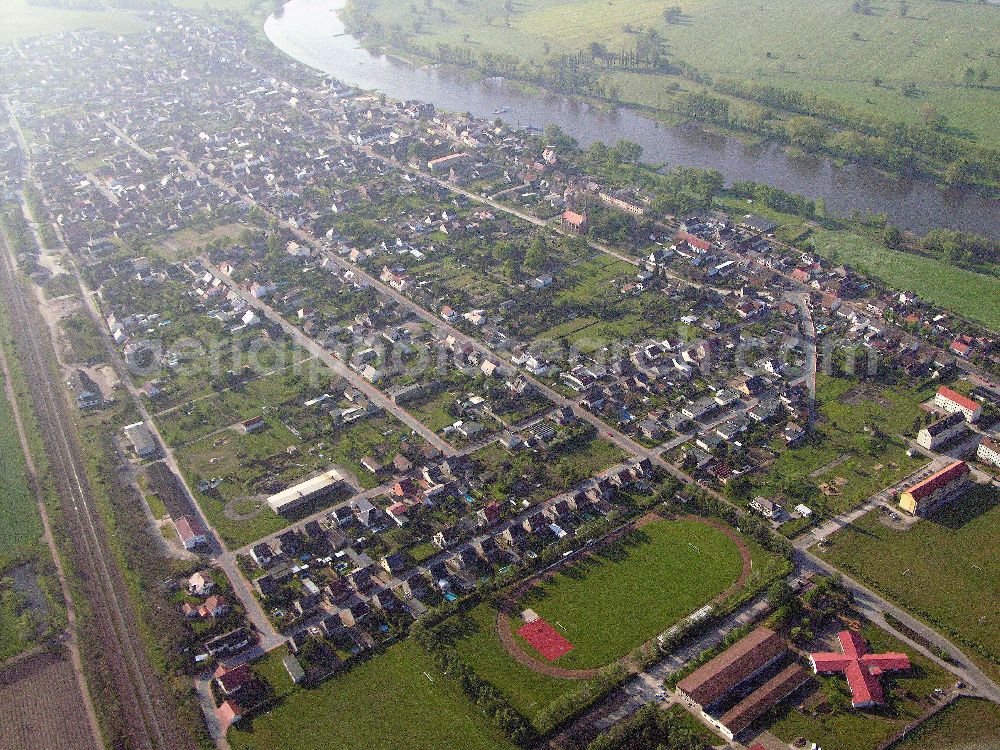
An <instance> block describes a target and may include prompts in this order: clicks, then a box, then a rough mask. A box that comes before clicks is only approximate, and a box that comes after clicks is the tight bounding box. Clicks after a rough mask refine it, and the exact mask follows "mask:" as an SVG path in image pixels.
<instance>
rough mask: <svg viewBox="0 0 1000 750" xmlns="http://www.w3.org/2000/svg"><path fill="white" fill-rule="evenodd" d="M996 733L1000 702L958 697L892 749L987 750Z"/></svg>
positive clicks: (998, 731)
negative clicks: (963, 749) (945, 749)
mask: <svg viewBox="0 0 1000 750" xmlns="http://www.w3.org/2000/svg"><path fill="white" fill-rule="evenodd" d="M997 737H1000V706H997V705H996V704H995V703H990V702H989V701H985V700H976V699H974V698H961V699H960V700H958V701H956V702H955V703H952V704H951V705H950V706H949V707H948V708H946V709H944V710H943V711H942V712H941V713H939V714H938V715H937V716H935V717H934V718H932V719H931V720H930V721H928V722H926V723H925V724H923V725H922V726H921V727H920V728H919V729H917V730H916V731H915V732H913V733H912V734H910V736H909V737H907V738H906V740H904V741H903V742H900V743H898V744H896V745H893V747H892V750H942V748H965V750H987V748H989V747H995V746H996V742H997Z"/></svg>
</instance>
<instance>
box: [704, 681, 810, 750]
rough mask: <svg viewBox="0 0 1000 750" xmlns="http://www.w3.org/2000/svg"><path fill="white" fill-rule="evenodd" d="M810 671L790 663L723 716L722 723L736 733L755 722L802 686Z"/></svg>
mask: <svg viewBox="0 0 1000 750" xmlns="http://www.w3.org/2000/svg"><path fill="white" fill-rule="evenodd" d="M808 679H809V675H808V673H807V672H806V671H805V670H804V669H803V668H802V667H800V666H799V665H798V664H789V665H788V666H787V667H785V668H784V669H783V670H781V672H779V673H778V674H776V675H775V676H774V677H772V678H771V679H770V680H768V681H767V682H765V683H764V684H763V685H761V686H760V687H759V688H757V689H756V690H754V691H753V692H752V693H750V695H748V696H747V697H746V698H744V699H743V700H741V701H740V702H739V703H737V704H736V705H735V706H733V707H732V708H731V709H729V711H727V712H726V713H725V714H724V715H723V716H722V723H723V724H724V725H725V726H726V727H728V728H729V731H731V732H732V733H733V734H734V735H735V734H739V733H740V732H742V731H743V730H744V729H746V728H747V727H749V726H750V725H751V724H753V723H754V722H755V721H756V720H757V719H759V718H760V717H761V716H763V715H764V714H765V713H767V712H768V711H769V710H771V709H772V708H774V707H775V706H776V705H778V703H780V702H781V701H782V700H784V699H785V698H787V697H788V696H789V695H791V694H792V693H794V692H795V691H796V690H798V689H799V688H800V687H802V686H803V685H804V684H805V683H806V681H807V680H808Z"/></svg>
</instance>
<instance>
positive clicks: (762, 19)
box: [375, 0, 1000, 143]
mask: <svg viewBox="0 0 1000 750" xmlns="http://www.w3.org/2000/svg"><path fill="white" fill-rule="evenodd" d="M675 6H676V7H677V8H678V9H679V10H680V14H679V15H678V16H677V17H676V18H675V19H674V22H673V23H668V21H667V18H666V15H665V10H666V9H667V8H668V7H671V6H665V5H664V4H663V3H660V2H655V1H654V0H540V2H533V3H530V4H526V3H514V4H509V5H508V6H506V7H505V6H502V5H498V4H497V3H493V2H487V0H473V1H472V2H468V1H467V0H436V2H434V3H433V4H432V5H428V6H427V8H426V9H425V8H420V9H419V10H412V9H414V8H416V6H414V5H412V4H408V2H407V1H406V0H381V2H380V3H379V4H378V5H377V6H376V10H375V18H376V19H377V20H378V21H379V22H380V23H381V24H382V27H383V28H385V29H391V28H393V27H394V24H395V25H398V24H399V19H400V18H412V19H413V20H412V21H411V23H418V24H419V33H416V34H414V38H413V42H414V43H417V44H419V45H421V46H422V47H425V48H430V49H434V48H435V47H436V45H437V44H438V43H441V42H444V43H446V44H450V45H452V46H454V47H459V48H462V47H464V48H468V49H470V50H472V52H473V54H474V55H476V56H477V57H478V56H479V55H480V54H482V53H483V52H484V51H486V52H491V53H508V54H509V53H511V52H512V51H514V52H515V54H517V55H518V56H519V58H520V59H521V60H522V61H523V62H529V63H531V64H533V65H544V64H545V62H546V61H548V60H554V59H555V58H556V57H558V56H559V55H562V54H569V55H575V54H577V53H580V52H582V53H584V54H587V55H588V56H589V54H590V49H591V46H590V45H591V44H592V43H597V44H600V45H603V47H604V48H605V49H606V50H608V52H610V53H611V54H617V53H618V52H620V51H622V50H634V49H635V46H636V39H637V38H638V35H639V33H640V32H642V31H647V30H652V31H655V32H656V33H657V34H658V36H659V37H660V38H661V39H662V40H663V42H664V49H665V52H666V56H667V58H668V59H669V60H671V61H673V62H675V63H685V64H688V65H692V66H694V67H695V68H697V69H698V70H699V71H701V72H703V73H707V74H709V75H711V76H717V77H729V78H736V79H743V80H749V81H752V82H754V83H757V84H761V85H768V86H775V87H777V88H780V89H787V90H794V91H799V92H812V93H815V94H817V95H820V96H823V97H826V98H830V99H833V100H835V101H838V102H841V103H843V104H847V105H850V106H852V107H855V108H858V109H861V110H867V111H868V112H871V113H873V114H878V115H883V116H888V117H890V118H892V119H896V120H901V121H905V122H917V121H919V120H920V118H921V115H922V112H921V110H922V108H924V107H928V106H930V107H934V108H935V109H936V110H937V111H939V112H941V113H945V114H946V115H947V118H948V126H949V130H951V131H952V132H954V133H955V134H957V135H961V136H965V137H967V138H970V139H972V140H978V141H980V142H982V143H989V142H995V141H996V140H997V139H998V138H1000V123H998V122H997V121H996V118H993V117H991V116H990V113H991V112H993V111H994V110H995V108H996V91H995V88H994V87H995V85H996V81H997V79H998V78H1000V60H998V58H997V57H996V56H995V55H994V54H991V50H992V49H994V48H995V41H996V40H995V35H993V34H992V32H991V29H993V28H995V27H996V24H997V18H998V15H1000V10H998V9H997V8H995V7H992V6H990V5H988V4H977V3H971V2H958V3H940V2H934V0H908V2H907V3H906V15H905V16H904V15H903V13H902V11H901V8H900V6H899V5H898V4H883V5H879V6H875V5H872V6H871V12H870V13H868V14H865V13H862V12H853V11H852V5H851V3H846V2H845V3H836V2H831V1H829V0H826V1H824V2H815V3H799V2H795V0H771V2H768V3H766V4H763V5H755V6H753V7H747V6H745V5H743V4H734V3H731V2H728V0H680V1H679V2H677V3H676V4H675ZM611 19H613V20H611ZM966 68H969V69H972V70H973V77H972V80H968V79H966V73H965V70H966ZM982 72H985V74H986V78H985V80H983V79H982V78H981V77H980V76H981V75H982ZM604 77H605V79H606V82H607V83H611V84H613V85H615V86H617V87H618V88H619V89H620V91H621V100H622V101H625V102H629V103H635V104H638V105H641V106H647V107H652V108H654V109H657V108H664V107H665V106H667V105H668V104H669V102H670V97H671V94H672V93H673V91H675V90H676V89H677V88H690V87H691V86H692V84H691V83H690V82H689V81H688V80H686V79H683V78H680V77H678V76H673V75H668V74H666V73H658V72H654V73H643V74H637V73H628V72H621V71H615V70H611V71H609V72H607V73H605V75H604Z"/></svg>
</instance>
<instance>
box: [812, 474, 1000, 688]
mask: <svg viewBox="0 0 1000 750" xmlns="http://www.w3.org/2000/svg"><path fill="white" fill-rule="evenodd" d="M998 529H1000V500H998V498H997V495H996V492H995V491H994V490H991V489H990V488H989V487H982V486H981V487H977V488H975V489H973V490H972V491H970V492H969V493H968V494H967V495H966V496H965V497H964V498H963V499H962V500H960V501H958V502H956V503H954V504H953V505H952V506H951V507H948V508H945V509H943V510H942V511H941V512H939V513H938V514H936V515H934V516H933V517H931V518H929V519H926V520H923V521H920V522H919V523H917V524H916V525H915V526H913V527H912V528H910V529H909V530H908V531H897V530H895V529H890V528H888V527H887V526H886V525H884V524H883V523H882V522H881V520H880V518H879V517H878V516H877V515H876V514H869V515H868V516H865V517H864V518H862V519H861V520H859V521H856V522H855V523H854V524H852V525H850V526H848V527H846V528H844V529H843V530H842V531H839V532H837V533H836V534H834V535H833V536H832V537H829V547H828V548H827V549H826V550H825V551H824V552H823V553H822V555H823V557H824V558H825V559H826V560H827V561H829V562H831V563H833V564H834V565H836V566H837V567H839V568H841V569H843V570H844V571H845V572H846V573H848V574H849V575H851V576H854V577H857V578H859V579H860V580H862V581H864V582H865V583H866V584H867V585H869V586H872V587H873V588H875V589H876V590H878V591H879V592H880V593H882V594H883V595H885V596H886V597H887V598H889V599H892V600H894V601H896V602H897V603H898V604H900V605H901V606H903V607H906V608H907V609H909V610H910V611H912V612H913V613H914V614H916V615H918V616H920V617H921V618H923V619H925V620H927V621H928V622H929V623H930V624H931V625H933V626H935V627H938V628H940V629H941V630H942V631H943V632H945V633H946V634H948V635H949V636H950V637H951V638H954V639H955V640H956V642H957V643H959V644H960V645H962V646H965V647H968V649H969V650H970V651H971V652H972V653H973V654H974V655H977V656H978V657H979V661H980V662H981V664H982V665H983V666H984V668H985V669H988V670H989V672H991V673H992V674H993V676H994V677H996V676H1000V593H998V591H997V587H996V581H997V580H998V576H1000V560H998V558H997V555H996V539H997V534H998Z"/></svg>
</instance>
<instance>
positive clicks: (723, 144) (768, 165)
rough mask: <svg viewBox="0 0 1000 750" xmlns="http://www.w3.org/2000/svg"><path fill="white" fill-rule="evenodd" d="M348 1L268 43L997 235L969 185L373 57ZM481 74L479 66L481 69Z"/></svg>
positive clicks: (988, 208)
mask: <svg viewBox="0 0 1000 750" xmlns="http://www.w3.org/2000/svg"><path fill="white" fill-rule="evenodd" d="M344 5H345V0H291V2H289V3H287V4H286V5H285V6H284V11H283V13H282V15H281V17H280V18H274V17H272V18H269V19H268V21H267V23H266V24H265V32H266V34H267V36H268V38H269V39H270V40H271V42H272V43H273V44H274V45H275V46H276V47H277V48H278V49H279V50H281V51H283V52H284V53H286V54H288V55H289V56H291V57H293V58H294V59H296V60H298V61H300V62H302V63H304V64H306V65H309V66H310V67H313V68H316V69H318V70H321V71H323V72H325V73H327V74H329V75H331V76H334V77H335V78H337V79H339V80H341V81H344V82H345V83H347V84H350V85H354V86H357V87H359V88H362V89H368V90H377V91H379V92H381V93H384V94H385V95H386V96H389V97H391V98H395V99H401V100H408V99H419V100H421V101H427V102H430V103H433V104H434V105H435V106H437V107H439V108H442V109H446V110H451V111H459V112H470V113H472V114H473V115H475V116H478V117H485V118H492V117H495V116H497V115H496V114H495V112H496V111H497V110H500V109H506V111H505V113H504V114H503V118H504V119H505V120H508V121H509V122H512V123H514V124H519V125H525V126H531V127H535V128H538V129H543V128H544V127H545V126H546V125H548V124H550V123H552V124H557V125H559V126H560V127H561V128H562V129H563V130H564V131H565V132H567V133H568V134H570V135H572V136H573V137H574V138H576V139H577V140H578V141H579V142H580V143H581V144H583V145H588V144H589V143H592V142H594V141H598V140H604V141H607V140H612V141H613V140H616V139H619V138H622V139H627V140H631V141H634V142H636V143H638V144H639V145H641V146H642V147H643V152H644V159H646V160H647V161H648V162H652V163H669V164H672V165H685V166H694V167H699V168H702V169H715V170H718V171H719V172H720V173H721V174H723V176H724V177H725V179H726V181H727V182H728V183H730V184H732V183H733V182H736V181H743V180H754V181H758V182H766V183H768V184H771V185H774V186H776V187H779V188H781V189H783V190H786V191H788V192H791V193H798V194H803V195H807V196H809V197H811V198H822V199H823V201H824V203H825V206H826V210H827V212H828V213H829V214H831V215H837V216H849V215H851V214H852V213H855V212H857V213H860V214H869V213H885V214H887V216H888V218H889V220H890V221H891V222H892V223H893V224H895V225H897V226H900V227H902V228H904V229H908V230H912V231H915V232H918V233H923V232H926V231H928V230H930V229H933V228H935V227H938V226H944V227H948V228H952V229H959V230H962V231H966V232H978V233H982V234H986V235H988V236H990V237H994V238H996V237H1000V200H998V199H997V198H994V197H990V196H988V195H986V194H984V193H983V192H981V191H976V190H972V189H966V188H949V189H947V190H939V189H938V188H937V187H936V186H935V184H934V182H933V181H931V180H927V179H912V178H911V179H907V178H887V177H885V176H883V175H880V174H878V173H876V172H874V171H873V170H869V169H862V168H857V167H839V166H837V165H836V164H835V163H834V162H833V161H831V160H830V159H826V158H821V157H818V156H815V155H809V154H791V153H788V152H787V151H786V150H785V149H784V148H782V147H781V146H779V145H776V144H774V143H755V144H746V143H742V142H741V141H740V140H738V139H736V138H733V137H731V136H728V135H724V134H721V133H719V132H707V131H705V130H704V129H702V128H698V127H691V126H687V127H685V126H680V127H673V126H668V125H664V124H663V123H661V122H658V121H655V120H652V119H650V118H649V117H647V116H644V115H643V114H638V113H636V112H634V111H632V110H629V109H627V108H617V107H610V108H605V107H595V106H591V105H590V104H588V103H586V102H581V101H577V100H574V99H572V98H570V97H566V96H562V95H557V94H552V93H549V92H542V93H541V94H537V95H535V94H532V95H528V94H525V93H524V92H523V91H521V90H519V85H511V84H510V83H509V82H508V81H507V80H506V79H504V78H501V77H483V78H481V79H478V80H470V79H469V78H468V76H467V75H459V74H456V73H455V72H453V71H451V70H449V69H448V68H446V67H444V66H434V65H432V66H424V67H420V68H415V67H413V66H412V65H409V64H404V63H400V62H398V61H393V60H390V59H387V58H386V57H384V56H380V55H375V54H372V53H371V52H369V51H368V50H367V49H364V48H363V46H362V44H361V43H360V42H359V41H358V39H356V38H355V37H352V36H349V35H344V25H343V23H342V22H341V21H340V19H339V18H338V11H340V10H342V9H343V7H344ZM475 75H479V73H478V72H477V73H475Z"/></svg>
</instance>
